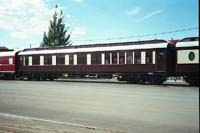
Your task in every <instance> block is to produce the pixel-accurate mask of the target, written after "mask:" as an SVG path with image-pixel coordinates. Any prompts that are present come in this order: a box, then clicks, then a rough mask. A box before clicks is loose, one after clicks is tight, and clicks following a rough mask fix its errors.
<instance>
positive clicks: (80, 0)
mask: <svg viewBox="0 0 200 133" xmlns="http://www.w3.org/2000/svg"><path fill="white" fill-rule="evenodd" d="M74 1H76V2H82V1H83V0H74Z"/></svg>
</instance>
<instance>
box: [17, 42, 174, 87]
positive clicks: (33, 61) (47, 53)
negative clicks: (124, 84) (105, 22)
mask: <svg viewBox="0 0 200 133" xmlns="http://www.w3.org/2000/svg"><path fill="white" fill-rule="evenodd" d="M174 49H175V47H174V45H173V44H170V43H169V44H168V43H167V42H166V41H164V40H149V41H138V42H123V43H110V44H96V45H80V46H67V47H57V48H37V49H26V50H24V51H22V52H19V56H18V62H19V75H21V76H23V77H27V78H28V79H30V80H31V79H36V80H40V79H43V80H46V79H50V80H53V79H54V78H57V77H58V76H61V75H63V74H67V75H68V76H69V77H70V76H81V77H84V76H96V77H104V78H108V77H109V78H111V77H112V76H113V75H116V76H117V77H118V79H119V80H124V81H128V82H133V83H146V82H148V83H152V84H160V83H162V82H163V81H165V80H166V77H167V76H168V73H169V74H170V73H171V75H172V73H173V71H174V70H173V69H174V66H173V65H171V64H172V63H169V62H170V61H171V60H172V59H173V58H174V57H172V56H171V57H170V58H169V59H167V54H168V53H170V52H171V51H172V52H171V53H173V50H174Z"/></svg>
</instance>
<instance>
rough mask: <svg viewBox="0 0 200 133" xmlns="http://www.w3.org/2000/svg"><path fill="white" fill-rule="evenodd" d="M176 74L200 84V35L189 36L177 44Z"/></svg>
mask: <svg viewBox="0 0 200 133" xmlns="http://www.w3.org/2000/svg"><path fill="white" fill-rule="evenodd" d="M176 50H177V59H176V60H177V62H176V76H183V78H184V79H185V81H186V82H188V83H190V84H191V85H198V86H199V37H188V38H185V39H183V40H180V41H179V42H178V43H177V44H176Z"/></svg>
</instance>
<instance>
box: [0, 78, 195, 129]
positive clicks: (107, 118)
mask: <svg viewBox="0 0 200 133" xmlns="http://www.w3.org/2000/svg"><path fill="white" fill-rule="evenodd" d="M170 82H172V81H170ZM169 84H171V83H167V82H166V83H165V85H158V86H154V85H134V84H125V83H122V82H116V81H114V80H108V81H105V80H97V81H94V82H93V81H88V80H87V81H77V80H60V81H54V82H50V81H46V82H42V81H41V82H37V81H2V80H0V132H13V130H16V132H44V133H45V132H66V133H68V132H75V133H76V132H77V133H85V132H86V133H93V132H94V133H104V132H106V133H107V132H109V133H110V132H114V133H115V132H126V133H133V132H134V133H146V132H149V133H160V132H162V133H169V132H170V133H197V132H199V88H198V87H189V86H187V84H186V83H182V82H180V83H178V85H177V84H176V83H174V82H173V84H175V85H169ZM31 128H32V129H31ZM5 129H6V130H7V131H5ZM22 129H24V130H22ZM27 129H28V130H27ZM30 129H31V130H30ZM26 130H27V131H26Z"/></svg>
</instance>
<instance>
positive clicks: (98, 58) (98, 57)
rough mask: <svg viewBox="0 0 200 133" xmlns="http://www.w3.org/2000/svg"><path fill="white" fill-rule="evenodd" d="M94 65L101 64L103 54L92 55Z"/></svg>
mask: <svg viewBox="0 0 200 133" xmlns="http://www.w3.org/2000/svg"><path fill="white" fill-rule="evenodd" d="M92 64H101V53H93V54H92Z"/></svg>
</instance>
